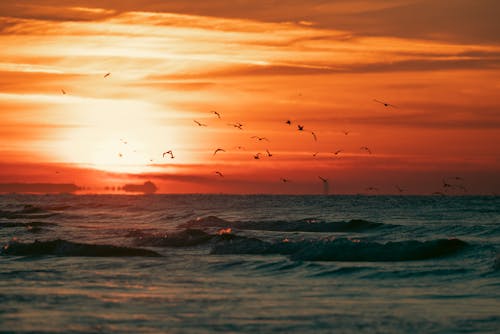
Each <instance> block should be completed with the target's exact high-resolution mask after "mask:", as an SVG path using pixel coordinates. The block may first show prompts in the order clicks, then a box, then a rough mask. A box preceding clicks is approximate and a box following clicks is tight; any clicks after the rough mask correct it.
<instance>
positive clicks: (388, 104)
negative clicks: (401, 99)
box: [373, 99, 397, 108]
mask: <svg viewBox="0 0 500 334" xmlns="http://www.w3.org/2000/svg"><path fill="white" fill-rule="evenodd" d="M373 101H374V102H377V103H380V104H382V105H383V106H384V107H393V108H397V107H396V106H395V105H394V104H390V103H387V102H384V101H380V100H377V99H373Z"/></svg>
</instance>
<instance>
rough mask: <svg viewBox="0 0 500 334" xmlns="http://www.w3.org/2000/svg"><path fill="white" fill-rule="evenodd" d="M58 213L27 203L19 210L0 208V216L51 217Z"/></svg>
mask: <svg viewBox="0 0 500 334" xmlns="http://www.w3.org/2000/svg"><path fill="white" fill-rule="evenodd" d="M54 215H56V213H54V212H49V211H46V210H44V209H43V208H40V207H37V206H34V205H30V204H26V205H23V206H22V207H21V208H19V209H17V210H0V218H7V219H19V218H35V219H36V218H49V217H52V216H54Z"/></svg>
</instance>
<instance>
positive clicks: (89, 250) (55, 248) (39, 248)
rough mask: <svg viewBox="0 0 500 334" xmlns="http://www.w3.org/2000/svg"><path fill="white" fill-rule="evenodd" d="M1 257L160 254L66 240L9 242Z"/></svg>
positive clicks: (145, 250) (137, 249)
mask: <svg viewBox="0 0 500 334" xmlns="http://www.w3.org/2000/svg"><path fill="white" fill-rule="evenodd" d="M0 254H2V255H15V256H43V255H53V256H92V257H95V256H100V257H108V256H109V257H123V256H161V255H160V254H158V253H156V252H154V251H151V250H148V249H140V248H129V247H119V246H113V245H93V244H83V243H76V242H71V241H66V240H61V239H57V240H51V241H35V242H32V243H21V242H15V241H14V242H10V243H9V244H7V245H5V246H4V247H3V248H2V250H1V251H0Z"/></svg>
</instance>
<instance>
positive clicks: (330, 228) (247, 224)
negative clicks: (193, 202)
mask: <svg viewBox="0 0 500 334" xmlns="http://www.w3.org/2000/svg"><path fill="white" fill-rule="evenodd" d="M179 227H181V228H234V229H240V230H260V231H280V232H365V231H368V230H372V229H378V228H389V227H395V225H390V224H383V223H375V222H370V221H367V220H362V219H353V220H349V221H339V222H324V221H321V220H317V219H315V218H306V219H300V220H295V221H281V220H278V221H228V220H224V219H221V218H219V217H216V216H208V217H203V218H197V219H194V220H190V221H188V222H186V223H183V224H181V225H179Z"/></svg>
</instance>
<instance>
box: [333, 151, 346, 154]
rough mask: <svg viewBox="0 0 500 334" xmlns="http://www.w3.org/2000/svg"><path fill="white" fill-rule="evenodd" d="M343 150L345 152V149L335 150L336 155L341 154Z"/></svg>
mask: <svg viewBox="0 0 500 334" xmlns="http://www.w3.org/2000/svg"><path fill="white" fill-rule="evenodd" d="M342 152H344V150H337V151H335V152H333V154H335V155H339V154H340V153H342Z"/></svg>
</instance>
